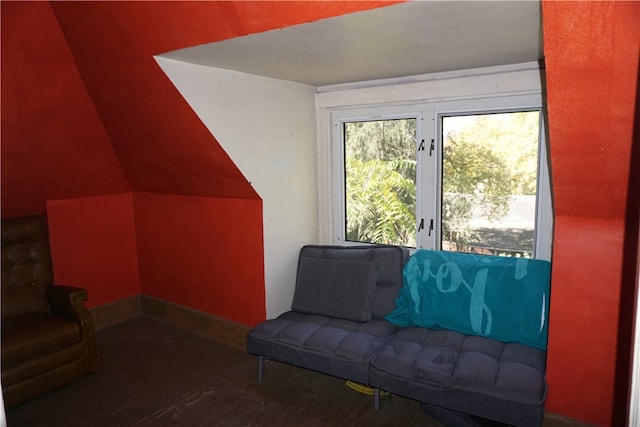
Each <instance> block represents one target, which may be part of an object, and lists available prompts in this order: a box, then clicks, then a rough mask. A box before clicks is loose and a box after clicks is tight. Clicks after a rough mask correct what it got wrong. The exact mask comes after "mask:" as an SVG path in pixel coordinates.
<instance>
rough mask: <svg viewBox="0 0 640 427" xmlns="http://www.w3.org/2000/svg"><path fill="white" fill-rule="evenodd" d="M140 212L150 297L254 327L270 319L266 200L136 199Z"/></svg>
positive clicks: (145, 284)
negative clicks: (264, 221)
mask: <svg viewBox="0 0 640 427" xmlns="http://www.w3.org/2000/svg"><path fill="white" fill-rule="evenodd" d="M134 206H135V216H136V231H137V239H138V253H139V263H140V277H141V289H142V293H144V294H145V295H151V296H154V297H157V298H160V299H163V300H166V301H172V302H175V303H177V304H180V305H184V306H187V307H192V308H195V309H198V310H201V311H204V312H208V313H213V314H215V315H217V316H220V317H223V318H226V319H229V320H232V321H235V322H238V323H242V324H245V325H248V326H252V325H255V324H256V323H258V322H259V321H261V320H264V318H265V316H266V313H265V290H264V262H263V258H264V255H263V240H262V221H260V220H259V219H260V218H261V215H262V202H261V201H260V200H257V199H219V198H205V197H192V196H172V195H164V194H154V193H143V192H136V193H135V194H134ZM256 219H258V220H256Z"/></svg>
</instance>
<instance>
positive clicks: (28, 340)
mask: <svg viewBox="0 0 640 427" xmlns="http://www.w3.org/2000/svg"><path fill="white" fill-rule="evenodd" d="M81 339H82V337H81V332H80V325H79V323H78V322H76V321H72V320H69V319H65V318H64V317H60V316H56V315H53V314H47V313H37V312H36V313H28V314H22V315H20V316H16V317H9V318H5V319H2V366H3V367H4V366H9V365H11V364H13V363H16V362H20V361H22V360H26V359H29V358H31V357H34V356H36V355H39V354H41V353H46V352H50V351H51V349H54V348H62V347H64V346H67V345H69V344H73V343H77V342H80V341H81Z"/></svg>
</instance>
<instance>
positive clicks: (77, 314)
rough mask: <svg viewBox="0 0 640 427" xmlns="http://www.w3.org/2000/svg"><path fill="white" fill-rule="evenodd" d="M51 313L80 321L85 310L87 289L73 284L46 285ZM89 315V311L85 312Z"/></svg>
mask: <svg viewBox="0 0 640 427" xmlns="http://www.w3.org/2000/svg"><path fill="white" fill-rule="evenodd" d="M45 292H46V295H47V300H48V301H49V308H50V309H51V313H53V314H57V315H59V316H63V317H67V318H69V319H74V320H78V321H82V317H83V315H84V313H82V312H83V311H86V308H85V306H84V302H85V301H86V300H87V291H86V290H85V289H82V288H76V287H73V286H60V285H54V286H47V287H46V288H45ZM87 315H89V313H87Z"/></svg>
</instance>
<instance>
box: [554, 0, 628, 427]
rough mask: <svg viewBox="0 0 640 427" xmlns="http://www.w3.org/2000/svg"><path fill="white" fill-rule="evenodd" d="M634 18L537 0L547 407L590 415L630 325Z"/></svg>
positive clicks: (608, 405) (608, 410)
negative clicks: (546, 233)
mask: <svg viewBox="0 0 640 427" xmlns="http://www.w3.org/2000/svg"><path fill="white" fill-rule="evenodd" d="M639 23H640V3H637V2H597V1H594V2H556V1H544V2H543V27H544V51H545V58H546V79H547V104H548V112H549V118H548V120H549V141H550V153H551V163H552V174H553V193H554V206H555V221H556V222H555V233H554V253H553V276H552V295H551V312H550V319H549V321H550V324H549V325H550V329H549V351H548V371H547V376H548V382H549V387H550V389H549V398H548V401H547V410H550V411H552V412H557V413H561V414H564V415H566V416H569V417H573V418H576V419H579V420H583V421H586V422H589V423H593V424H597V425H610V424H611V423H612V420H613V419H614V418H613V417H614V412H615V410H619V408H616V409H614V404H616V402H614V396H616V397H617V399H622V400H624V399H626V390H622V392H620V391H616V386H617V384H616V381H615V379H616V359H617V353H618V348H619V347H621V345H622V344H623V343H621V342H619V341H618V338H619V334H618V332H619V331H620V330H621V329H622V328H630V325H625V324H622V325H620V324H619V323H618V322H619V312H620V303H621V300H620V294H621V292H622V290H623V289H622V287H621V283H622V282H621V278H622V261H623V245H624V238H625V209H626V203H627V196H628V194H627V189H628V185H629V166H630V155H631V147H632V141H633V128H634V120H636V118H635V104H636V94H637V91H636V85H637V82H638V60H639V57H638V54H639V52H640V25H639ZM637 196H638V195H635V197H637ZM631 197H634V196H631ZM636 215H637V212H636ZM625 286H634V284H633V283H631V284H625ZM618 369H624V370H626V372H624V373H625V374H626V375H628V369H627V367H625V366H622V367H618ZM618 403H619V402H618ZM623 406H625V405H623ZM623 412H624V411H623ZM623 415H624V414H623ZM615 419H619V414H618V418H615ZM622 419H624V416H623V418H622ZM618 425H620V424H618Z"/></svg>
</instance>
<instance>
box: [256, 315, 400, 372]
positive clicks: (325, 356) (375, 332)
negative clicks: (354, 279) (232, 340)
mask: <svg viewBox="0 0 640 427" xmlns="http://www.w3.org/2000/svg"><path fill="white" fill-rule="evenodd" d="M395 329H396V327H395V326H394V325H393V324H391V323H390V322H388V321H386V320H372V321H369V322H365V323H363V322H354V321H350V320H344V319H336V318H331V317H327V316H321V315H316V314H305V313H297V312H293V311H289V312H286V313H284V314H282V315H280V316H279V317H278V318H276V319H272V320H267V321H265V322H262V323H260V324H259V325H258V326H256V327H255V328H253V329H252V330H251V331H250V332H249V335H248V340H247V347H248V351H249V353H252V354H258V355H261V356H264V357H266V358H268V359H275V360H278V361H281V362H285V363H289V364H292V365H295V366H299V367H303V368H306V369H312V370H315V371H318V372H322V373H325V374H329V375H333V376H336V377H340V378H346V379H350V380H352V381H356V382H361V383H367V382H368V370H369V362H370V360H371V358H372V357H373V356H374V354H375V353H376V351H377V350H378V349H379V348H380V347H381V346H382V344H383V343H384V342H385V340H387V339H388V338H389V336H390V335H391V333H392V332H393V331H394V330H395Z"/></svg>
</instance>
